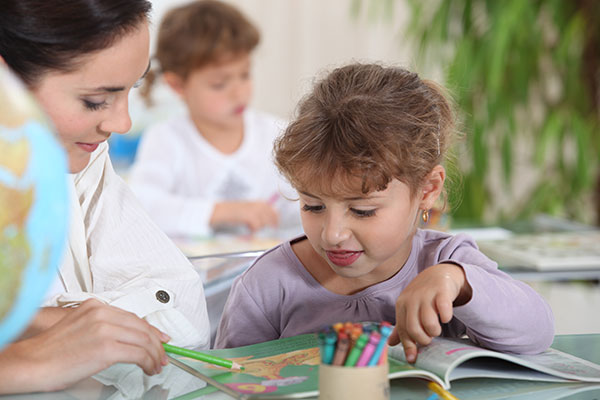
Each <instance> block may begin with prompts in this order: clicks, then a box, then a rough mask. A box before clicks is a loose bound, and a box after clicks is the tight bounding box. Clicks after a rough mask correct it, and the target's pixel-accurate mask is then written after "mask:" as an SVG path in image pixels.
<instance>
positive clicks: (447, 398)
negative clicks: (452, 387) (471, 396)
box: [427, 382, 458, 400]
mask: <svg viewBox="0 0 600 400" xmlns="http://www.w3.org/2000/svg"><path fill="white" fill-rule="evenodd" d="M427 387H428V388H429V389H430V390H431V391H432V392H434V393H436V394H437V395H438V396H440V399H442V400H458V397H456V396H454V395H453V394H452V393H450V392H449V391H447V390H446V389H444V388H443V387H441V386H440V385H439V384H438V383H436V382H429V384H428V385H427Z"/></svg>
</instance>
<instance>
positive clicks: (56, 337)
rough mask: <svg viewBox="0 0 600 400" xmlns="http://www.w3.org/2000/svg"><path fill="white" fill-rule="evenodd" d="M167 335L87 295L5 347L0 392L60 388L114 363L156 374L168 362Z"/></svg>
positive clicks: (0, 359)
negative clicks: (41, 327) (47, 325)
mask: <svg viewBox="0 0 600 400" xmlns="http://www.w3.org/2000/svg"><path fill="white" fill-rule="evenodd" d="M168 340H170V338H169V337H168V336H167V335H165V334H164V333H162V332H160V331H159V330H158V329H156V328H154V327H153V326H152V325H150V324H148V323H147V322H146V321H144V320H143V319H140V318H138V317H137V316H136V315H135V314H132V313H130V312H127V311H124V310H121V309H119V308H116V307H111V306H108V305H106V304H103V303H101V302H99V301H97V300H93V299H92V300H87V301H85V302H83V303H82V304H81V305H80V306H79V307H77V308H73V309H71V310H69V312H68V313H67V315H65V316H64V317H63V318H62V319H60V320H58V321H57V322H56V323H55V324H54V325H52V326H51V327H50V328H48V329H47V330H45V331H43V332H42V333H40V334H38V335H36V336H33V337H31V338H28V339H24V340H20V341H18V342H15V343H12V344H10V345H8V346H7V347H6V348H4V349H2V351H1V352H0V393H18V392H35V391H49V390H62V389H64V388H66V387H69V386H71V385H73V384H74V383H76V382H78V381H80V380H82V379H85V378H87V377H90V376H92V375H94V374H95V373H97V372H100V371H102V370H103V369H105V368H108V367H110V366H111V365H113V364H116V363H129V364H137V365H138V366H139V367H140V368H142V369H143V370H144V372H145V373H146V374H148V375H153V374H156V373H159V372H160V371H161V370H162V367H163V366H164V365H166V364H167V357H166V355H165V352H164V349H163V347H162V343H163V342H167V341H168Z"/></svg>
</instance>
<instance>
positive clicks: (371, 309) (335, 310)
mask: <svg viewBox="0 0 600 400" xmlns="http://www.w3.org/2000/svg"><path fill="white" fill-rule="evenodd" d="M298 240H306V237H305V236H303V237H300V238H297V239H294V240H292V241H289V242H285V243H282V244H281V245H278V246H276V247H274V248H272V249H270V250H268V251H267V252H265V253H264V254H263V255H262V256H260V257H259V258H258V259H257V260H256V261H255V262H254V263H253V264H252V265H251V266H250V268H248V269H247V270H246V271H245V272H244V273H243V274H242V275H241V276H239V277H238V278H237V279H236V280H235V282H234V283H233V286H232V288H231V292H230V294H229V298H228V300H227V304H226V305H225V310H224V313H223V317H222V319H221V322H220V325H219V329H218V331H217V338H216V343H215V347H217V348H229V347H238V346H243V345H248V344H253V343H258V342H264V341H267V340H273V339H278V338H282V337H289V336H294V335H299V334H303V333H309V332H317V331H319V330H321V329H322V328H323V327H325V326H327V325H332V324H334V323H336V322H345V321H352V322H363V321H389V322H391V323H395V321H396V317H395V303H396V299H397V298H398V296H399V294H400V293H401V292H402V290H403V289H404V288H405V287H406V286H407V285H408V284H409V283H410V282H411V281H412V280H413V279H414V278H415V277H416V276H417V274H418V273H419V272H421V271H423V270H424V269H425V268H427V267H430V266H432V265H436V264H439V263H443V262H452V263H454V264H457V265H459V266H461V267H462V268H463V269H464V271H465V274H466V277H467V280H468V282H469V284H470V285H471V287H472V289H473V296H472V298H471V300H470V301H469V302H468V303H466V304H464V305H462V306H459V307H454V310H453V318H452V320H451V321H450V322H449V323H447V324H443V326H442V328H443V333H442V335H443V336H447V337H460V336H463V335H464V334H466V335H468V337H469V338H470V339H471V340H473V341H474V342H475V343H477V344H479V345H481V346H483V347H487V348H490V349H493V350H498V351H505V352H512V353H524V354H527V353H538V352H541V351H543V350H545V349H546V348H547V347H548V346H550V344H551V343H552V340H553V338H554V317H553V315H552V310H551V309H550V306H549V305H548V304H547V303H546V302H545V301H544V299H543V298H542V297H541V296H540V295H539V294H537V293H536V292H535V291H534V290H533V289H532V288H531V287H530V286H528V285H527V284H525V283H523V282H520V281H518V280H515V279H513V278H511V277H510V276H509V275H507V274H506V273H504V272H502V271H500V270H498V268H497V264H496V263H495V262H493V261H491V260H490V259H489V258H487V257H486V256H485V255H483V254H482V253H481V252H480V251H479V249H478V248H477V245H476V244H475V242H474V241H473V239H472V238H470V237H469V236H467V235H464V234H458V235H456V236H452V235H449V234H447V233H443V232H437V231H432V230H417V232H416V234H415V236H414V238H413V242H412V249H411V253H410V255H409V257H408V259H407V261H406V263H405V265H404V266H403V267H402V269H400V271H398V273H396V275H394V276H393V277H391V278H390V279H388V280H386V281H384V282H380V283H378V284H376V285H373V286H370V287H368V288H366V289H364V290H362V291H360V292H358V293H355V294H352V295H348V296H347V295H340V294H336V293H332V292H330V291H329V290H327V289H325V288H324V287H323V286H321V284H319V282H317V281H316V280H315V279H314V278H313V276H312V275H311V274H310V273H309V272H308V271H307V270H306V269H305V268H304V266H303V265H302V263H301V262H300V260H299V259H298V257H296V255H295V254H294V252H293V250H292V248H291V243H293V242H295V241H298Z"/></svg>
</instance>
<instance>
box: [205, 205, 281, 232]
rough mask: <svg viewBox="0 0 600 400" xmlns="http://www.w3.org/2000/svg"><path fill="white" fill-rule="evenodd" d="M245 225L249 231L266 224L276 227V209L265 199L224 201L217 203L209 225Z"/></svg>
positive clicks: (256, 229) (254, 230) (258, 228)
mask: <svg viewBox="0 0 600 400" xmlns="http://www.w3.org/2000/svg"><path fill="white" fill-rule="evenodd" d="M221 224H228V225H245V226H246V227H247V228H248V229H249V230H250V231H251V232H256V231H258V230H260V229H262V228H264V227H266V226H273V227H276V226H277V224H278V215H277V211H276V210H275V208H273V206H272V205H271V204H269V203H268V202H266V201H225V202H221V203H217V204H216V205H215V208H214V210H213V214H212V216H211V218H210V225H211V226H215V225H221Z"/></svg>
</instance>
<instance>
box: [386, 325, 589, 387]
mask: <svg viewBox="0 0 600 400" xmlns="http://www.w3.org/2000/svg"><path fill="white" fill-rule="evenodd" d="M389 354H390V357H393V358H395V359H397V360H400V361H405V357H404V350H403V349H402V346H401V345H398V346H394V347H391V348H390V353H389ZM481 357H483V358H481ZM480 358H481V359H480ZM498 359H500V360H504V361H496V360H498ZM507 362H510V363H511V364H507ZM514 364H518V365H520V366H523V367H527V368H521V367H517V366H515V365H514ZM415 367H416V368H419V369H425V370H428V371H430V372H432V373H434V374H435V375H437V376H439V377H441V378H442V379H443V380H444V382H445V386H447V387H449V386H450V381H451V380H453V379H463V378H470V377H499V378H511V379H526V380H546V381H563V380H565V379H569V380H580V381H586V382H600V366H599V365H597V364H594V363H591V362H589V361H587V360H583V359H581V358H578V357H575V356H572V355H570V354H566V353H563V352H561V351H558V350H555V349H549V350H547V351H545V352H544V353H541V354H537V355H514V354H505V353H499V352H495V351H491V350H486V349H482V348H481V347H477V346H475V345H474V344H473V343H471V342H470V341H469V340H468V339H448V338H439V337H438V338H434V339H433V341H432V342H431V344H430V345H428V346H424V347H421V348H419V351H418V357H417V362H416V363H415Z"/></svg>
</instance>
